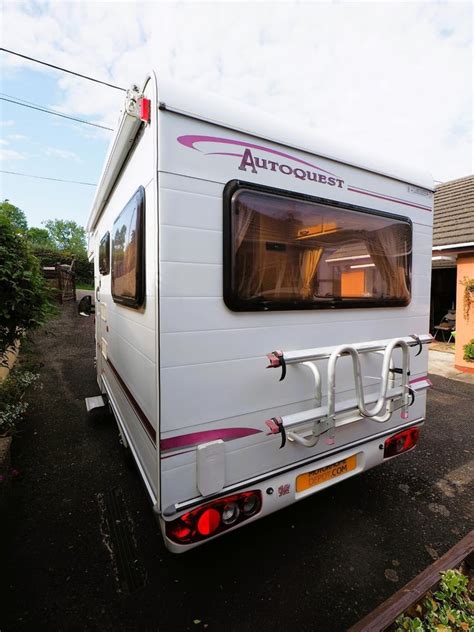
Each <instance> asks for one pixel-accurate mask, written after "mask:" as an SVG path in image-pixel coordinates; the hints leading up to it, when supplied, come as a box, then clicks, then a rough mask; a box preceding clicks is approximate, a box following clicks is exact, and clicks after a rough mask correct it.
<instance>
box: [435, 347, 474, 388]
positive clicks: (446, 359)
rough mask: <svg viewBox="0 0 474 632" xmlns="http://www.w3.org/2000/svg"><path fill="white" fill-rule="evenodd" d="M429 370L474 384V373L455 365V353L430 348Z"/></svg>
mask: <svg viewBox="0 0 474 632" xmlns="http://www.w3.org/2000/svg"><path fill="white" fill-rule="evenodd" d="M428 370H429V372H430V373H434V374H435V375H441V376H442V377H446V378H449V379H450V380H456V381H458V382H465V383H466V384H473V385H474V374H473V373H464V372H462V371H459V370H458V369H456V368H455V367H454V354H453V353H449V352H445V351H436V350H434V349H430V351H429V360H428Z"/></svg>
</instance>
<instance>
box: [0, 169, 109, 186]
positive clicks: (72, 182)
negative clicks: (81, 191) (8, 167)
mask: <svg viewBox="0 0 474 632" xmlns="http://www.w3.org/2000/svg"><path fill="white" fill-rule="evenodd" d="M0 173H8V174H9V175H11V176H23V177H24V178H36V179H37V180H53V181H54V182H68V183H69V184H83V185H84V186H88V187H96V186H97V184H94V183H93V182H79V181H78V180H62V179H61V178H48V177H46V176H35V175H33V174H32V173H20V172H18V171H4V170H3V169H0Z"/></svg>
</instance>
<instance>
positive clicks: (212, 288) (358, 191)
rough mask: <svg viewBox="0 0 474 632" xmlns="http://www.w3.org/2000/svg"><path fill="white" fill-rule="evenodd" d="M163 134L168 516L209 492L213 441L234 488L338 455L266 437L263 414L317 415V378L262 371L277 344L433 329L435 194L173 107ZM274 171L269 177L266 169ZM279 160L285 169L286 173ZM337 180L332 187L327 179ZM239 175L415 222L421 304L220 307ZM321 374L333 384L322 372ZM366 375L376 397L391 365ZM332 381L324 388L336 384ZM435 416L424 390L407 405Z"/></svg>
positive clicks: (415, 286)
mask: <svg viewBox="0 0 474 632" xmlns="http://www.w3.org/2000/svg"><path fill="white" fill-rule="evenodd" d="M159 129H160V136H159V159H160V160H159V163H160V178H159V181H160V226H159V234H160V288H161V289H160V307H159V309H160V322H161V329H160V350H161V354H160V382H161V421H160V423H161V429H160V438H161V443H162V447H163V451H162V455H161V456H162V461H161V475H162V494H163V497H162V507H166V506H167V505H169V504H171V503H175V502H178V501H184V500H187V499H190V498H195V497H198V496H199V491H198V489H197V486H196V445H197V444H198V443H204V442H206V440H210V438H215V437H217V436H221V437H222V438H224V440H225V448H226V453H225V459H226V485H230V484H233V483H236V482H239V481H242V480H244V479H248V478H250V477H252V476H255V475H258V474H261V473H264V472H269V471H271V470H274V469H276V468H278V467H283V466H285V465H288V464H291V463H295V462H297V461H298V460H301V459H303V458H307V457H308V456H311V455H317V454H321V453H323V452H324V451H326V450H327V449H328V446H327V445H326V444H325V443H324V441H322V442H320V443H319V444H318V445H317V446H316V447H315V448H311V449H307V448H303V447H302V446H298V445H287V446H286V447H285V449H284V450H279V449H278V447H279V441H280V440H279V438H277V437H269V436H267V434H266V431H265V429H266V428H265V424H264V422H265V420H266V419H268V418H270V417H273V416H277V415H284V414H289V413H293V412H297V411H300V410H304V409H307V408H310V407H311V403H312V401H313V397H314V382H313V381H312V378H311V375H310V374H309V372H308V371H306V370H305V369H304V367H292V368H291V370H289V371H288V376H287V378H286V380H285V382H283V383H280V382H279V381H278V377H279V376H278V374H277V373H276V372H275V371H271V370H270V371H267V370H266V369H265V367H266V358H265V356H266V354H267V353H269V352H270V351H273V350H275V349H304V348H310V347H311V348H313V347H322V346H327V345H336V344H342V343H355V342H361V341H365V340H375V339H386V338H393V337H397V336H407V335H410V334H413V333H417V334H420V333H425V332H426V331H427V330H428V314H429V301H430V298H429V292H430V276H429V271H430V265H431V224H432V194H431V192H429V191H427V190H422V189H416V188H415V187H410V185H407V184H406V183H403V182H399V181H396V180H392V179H389V178H386V177H384V176H380V175H376V174H373V173H369V172H366V171H362V170H360V169H357V168H355V167H350V166H347V165H343V164H339V163H335V162H332V161H330V160H327V159H323V158H320V157H317V156H312V155H310V154H305V153H304V152H299V151H297V150H290V149H288V148H285V147H282V146H279V145H276V144H273V143H269V142H267V141H263V140H259V139H256V138H254V137H252V136H247V135H244V134H241V133H237V132H232V131H229V130H228V129H224V128H220V127H217V126H214V125H211V124H210V123H204V122H200V121H197V120H194V119H191V118H187V117H185V116H181V115H177V114H172V113H169V112H166V111H161V112H160V126H159ZM249 151H250V152H251V153H250V154H249V153H248V152H249ZM246 152H247V153H246ZM256 157H258V158H259V162H258V164H257V163H256V161H255V158H256ZM264 160H265V161H266V162H263V161H264ZM270 162H272V163H273V164H274V165H276V166H275V167H274V168H273V167H272V166H271V165H270ZM263 164H266V168H261V167H259V166H258V165H263ZM280 164H284V165H286V166H287V168H285V169H283V171H281V170H280V169H279V166H278V165H280ZM297 169H301V170H302V171H300V172H297V171H296V170H297ZM307 170H309V171H311V172H316V173H319V174H322V173H323V172H325V173H326V174H327V173H330V174H333V175H332V176H328V175H327V176H326V179H324V178H321V181H316V182H315V181H314V180H309V179H308V178H304V179H303V178H301V177H297V176H296V175H295V174H296V173H300V174H301V173H304V172H305V171H307ZM329 177H331V178H333V179H334V180H335V183H334V184H332V185H330V184H329V180H328V178H329ZM235 179H240V180H244V181H246V182H251V183H254V184H260V185H262V186H267V187H273V188H277V189H281V190H286V191H292V192H296V193H301V194H303V195H310V196H315V197H319V198H325V199H330V200H335V201H340V202H344V203H348V204H351V205H353V206H355V207H365V208H369V209H374V210H376V211H382V212H388V213H391V214H394V215H398V216H401V217H408V218H409V219H410V220H411V222H412V224H413V257H412V293H411V294H412V296H411V302H410V304H409V305H408V306H406V307H392V308H359V309H333V310H317V309H315V310H301V311H297V310H295V311H271V312H265V311H258V312H245V311H244V312H235V311H231V310H230V309H229V308H228V307H227V306H226V305H225V303H224V300H223V242H224V235H223V195H224V188H225V186H226V184H227V183H228V182H230V181H232V180H235ZM331 182H332V180H331ZM426 371H427V350H426V348H425V349H424V350H423V353H422V354H421V355H419V356H418V357H416V358H415V357H414V354H412V376H413V378H414V379H416V377H421V376H424V375H426ZM322 372H323V375H324V369H323V367H322ZM363 372H364V375H365V379H364V383H365V387H366V389H367V392H374V390H376V389H377V384H378V380H377V377H376V376H377V375H379V374H380V360H379V359H378V358H376V357H375V358H371V359H368V358H366V359H365V360H364V363H363ZM323 382H324V383H323V393H324V392H325V378H324V380H323ZM341 394H344V396H346V395H347V398H350V397H353V396H354V385H353V379H352V372H351V370H350V367H349V365H348V364H346V361H345V360H342V361H341V367H340V376H339V375H338V396H341ZM424 411H425V395H423V394H422V395H420V396H419V397H418V398H417V400H416V402H415V404H414V406H412V407H411V408H410V420H415V419H422V418H423V417H424ZM400 423H401V419H400V415H399V414H397V413H394V415H393V416H392V419H391V420H390V421H389V422H388V423H387V424H386V427H388V428H390V427H396V426H397V425H399V424H400ZM378 431H380V424H377V423H376V422H375V421H372V420H368V419H367V420H364V421H360V422H357V423H353V424H348V425H347V426H344V427H342V428H341V429H339V430H338V433H337V437H336V441H337V445H345V444H347V443H350V442H351V441H355V440H358V439H361V438H364V437H369V436H370V435H372V434H374V433H375V432H378Z"/></svg>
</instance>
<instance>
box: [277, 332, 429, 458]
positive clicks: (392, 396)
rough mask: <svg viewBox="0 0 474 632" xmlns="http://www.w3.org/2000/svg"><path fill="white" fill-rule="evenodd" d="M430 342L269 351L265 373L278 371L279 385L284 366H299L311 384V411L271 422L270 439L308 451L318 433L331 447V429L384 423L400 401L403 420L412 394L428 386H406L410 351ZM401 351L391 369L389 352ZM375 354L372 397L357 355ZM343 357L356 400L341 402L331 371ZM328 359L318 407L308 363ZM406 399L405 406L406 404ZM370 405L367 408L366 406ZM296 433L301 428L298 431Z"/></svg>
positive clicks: (415, 338)
mask: <svg viewBox="0 0 474 632" xmlns="http://www.w3.org/2000/svg"><path fill="white" fill-rule="evenodd" d="M432 340H433V338H432V336H431V335H430V334H425V335H421V336H416V335H412V336H406V337H400V338H391V339H387V340H372V341H370V342H363V343H355V344H352V345H349V344H345V345H339V346H336V347H324V348H320V349H301V350H297V351H273V352H272V353H269V354H268V355H267V357H268V359H269V361H270V365H269V366H268V368H278V367H281V369H282V374H281V378H280V381H281V380H283V379H284V378H285V376H286V368H287V366H288V365H292V364H301V365H303V366H306V367H307V368H309V369H310V371H311V372H312V374H313V378H314V383H315V401H316V407H315V408H311V409H309V410H306V411H302V412H298V413H294V414H290V415H285V416H283V417H273V418H272V419H269V420H267V421H266V422H265V423H266V425H267V426H268V428H269V429H270V433H271V434H278V433H281V435H282V445H281V447H283V446H284V445H285V442H286V438H287V437H288V440H289V441H294V442H296V443H299V444H300V445H303V446H305V447H314V446H315V445H316V444H317V443H318V441H319V438H320V436H321V435H322V434H325V433H327V438H328V441H329V442H332V443H333V442H334V436H335V427H336V425H342V424H343V423H350V422H352V421H356V420H358V419H363V418H366V419H371V420H373V421H376V422H378V423H384V422H386V421H388V420H389V419H390V418H391V416H392V414H393V412H394V407H393V403H394V401H395V400H397V399H401V406H400V407H399V408H397V409H396V410H399V409H400V410H401V417H402V419H408V408H409V406H410V405H411V404H412V403H413V401H414V398H415V392H416V391H419V390H424V389H426V388H428V387H429V386H430V385H431V383H430V381H429V380H428V379H427V378H426V379H421V380H417V381H416V383H413V384H410V381H409V380H410V347H415V346H416V347H418V352H417V354H416V355H419V354H420V353H421V351H422V348H423V345H425V344H429V343H430V342H431V341H432ZM397 348H399V349H401V352H402V367H401V368H395V367H394V363H393V353H394V351H395V349H397ZM366 353H379V354H382V355H383V362H382V370H381V374H380V387H379V392H378V394H371V395H367V396H366V395H365V394H364V387H363V383H362V371H361V364H360V354H366ZM344 355H349V356H350V357H351V359H352V371H353V376H354V384H355V391H356V398H355V399H351V400H346V401H342V402H337V401H336V366H337V362H338V360H339V358H341V357H342V356H344ZM325 359H327V360H328V365H327V385H328V392H327V405H326V406H322V389H321V375H320V372H319V369H318V367H317V366H316V364H314V362H315V361H317V360H325ZM397 374H400V375H401V383H400V384H398V385H396V378H395V376H396V375H397ZM410 399H411V401H410ZM370 405H371V406H370ZM308 423H311V424H312V426H311V430H310V432H309V433H308V429H307V428H306V429H304V433H303V434H306V435H308V436H303V435H302V434H301V432H297V430H298V427H301V426H303V425H304V424H308ZM300 430H301V428H300Z"/></svg>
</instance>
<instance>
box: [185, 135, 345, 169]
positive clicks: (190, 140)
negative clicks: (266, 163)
mask: <svg viewBox="0 0 474 632" xmlns="http://www.w3.org/2000/svg"><path fill="white" fill-rule="evenodd" d="M177 140H178V142H179V143H181V145H184V146H185V147H189V148H190V149H196V151H201V150H200V149H198V148H197V147H194V145H195V143H225V144H228V145H238V146H239V147H249V148H250V149H259V150H260V151H266V152H267V153H269V154H275V156H281V157H282V158H289V159H290V160H294V161H295V162H299V163H301V164H302V165H306V166H308V167H312V168H313V169H317V170H318V171H322V172H323V173H328V174H329V175H330V176H335V174H334V173H332V172H331V171H326V169H322V168H321V167H318V166H317V165H313V164H312V163H311V162H306V160H301V158H296V157H295V156H291V155H290V154H285V153H284V152H282V151H277V150H276V149H269V148H268V147H264V146H263V145H255V144H254V143H247V142H245V141H240V140H234V139H232V138H219V137H218V136H195V135H193V134H189V135H185V136H178V139H177ZM203 153H206V152H203ZM210 153H211V155H212V153H219V152H210ZM223 155H226V154H223ZM229 155H232V156H233V155H240V154H229Z"/></svg>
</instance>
